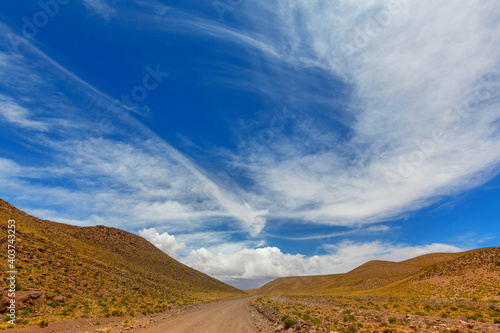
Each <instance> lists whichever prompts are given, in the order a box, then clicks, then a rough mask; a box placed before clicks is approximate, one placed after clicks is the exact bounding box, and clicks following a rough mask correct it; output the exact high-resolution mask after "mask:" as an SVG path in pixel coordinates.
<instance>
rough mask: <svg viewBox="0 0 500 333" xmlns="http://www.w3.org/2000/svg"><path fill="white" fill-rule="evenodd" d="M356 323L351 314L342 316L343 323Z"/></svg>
mask: <svg viewBox="0 0 500 333" xmlns="http://www.w3.org/2000/svg"><path fill="white" fill-rule="evenodd" d="M353 321H356V317H354V316H353V315H352V314H348V315H345V316H344V322H346V323H347V322H353Z"/></svg>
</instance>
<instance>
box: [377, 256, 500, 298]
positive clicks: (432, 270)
mask: <svg viewBox="0 0 500 333" xmlns="http://www.w3.org/2000/svg"><path fill="white" fill-rule="evenodd" d="M385 289H386V290H382V291H381V292H383V293H385V294H388V295H389V294H390V295H392V294H394V293H395V292H396V290H397V291H399V294H401V295H402V296H406V297H415V298H419V297H420V296H422V295H427V296H430V297H431V298H432V299H468V300H474V299H475V300H500V248H498V247H495V248H487V249H480V250H476V251H473V252H468V253H466V254H465V255H463V256H460V257H457V258H455V259H452V260H448V261H445V262H441V263H438V264H435V265H431V266H428V267H427V268H425V269H423V270H421V271H419V272H418V273H417V274H414V275H412V276H410V277H408V278H407V279H405V280H403V281H400V282H399V283H395V284H394V285H389V286H387V287H386V288H385Z"/></svg>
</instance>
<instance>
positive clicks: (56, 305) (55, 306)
mask: <svg viewBox="0 0 500 333" xmlns="http://www.w3.org/2000/svg"><path fill="white" fill-rule="evenodd" d="M50 306H51V307H53V308H57V307H59V306H61V303H59V301H52V302H50Z"/></svg>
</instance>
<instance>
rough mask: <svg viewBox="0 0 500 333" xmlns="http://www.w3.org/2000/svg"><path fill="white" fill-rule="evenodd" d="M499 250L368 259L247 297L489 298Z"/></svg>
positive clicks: (499, 287)
mask: <svg viewBox="0 0 500 333" xmlns="http://www.w3.org/2000/svg"><path fill="white" fill-rule="evenodd" d="M499 256H500V248H498V247H495V248H485V249H476V250H471V251H466V252H460V253H433V254H427V255H423V256H419V257H416V258H412V259H409V260H405V261H402V262H391V261H380V260H373V261H369V262H367V263H365V264H363V265H361V266H359V267H357V268H355V269H353V270H351V271H349V272H347V273H345V274H333V275H322V276H303V277H287V278H279V279H276V280H273V281H271V282H269V283H267V284H266V285H264V286H262V287H261V288H259V289H255V290H252V291H251V292H252V293H253V294H262V295H286V294H288V295H325V296H327V295H329V296H369V295H374V296H396V297H397V296H402V297H412V298H415V297H416V298H419V297H422V298H426V297H432V298H449V297H454V298H461V299H472V298H488V297H489V298H491V299H495V297H498V296H499V295H500V294H499V293H500V260H499V259H498V257H499Z"/></svg>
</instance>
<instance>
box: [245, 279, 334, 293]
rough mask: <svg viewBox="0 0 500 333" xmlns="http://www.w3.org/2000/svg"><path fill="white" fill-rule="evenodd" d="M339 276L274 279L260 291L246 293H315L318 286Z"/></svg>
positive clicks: (250, 290) (253, 290) (251, 290)
mask: <svg viewBox="0 0 500 333" xmlns="http://www.w3.org/2000/svg"><path fill="white" fill-rule="evenodd" d="M337 276H339V274H331V275H312V276H290V277H282V278H277V279H274V280H272V281H271V282H269V283H266V284H265V285H263V286H262V287H260V288H258V289H249V290H245V291H246V292H247V293H249V294H282V293H288V292H307V291H313V290H314V289H315V288H317V286H318V285H321V284H323V283H326V282H329V281H331V280H333V279H335V277H337Z"/></svg>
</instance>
